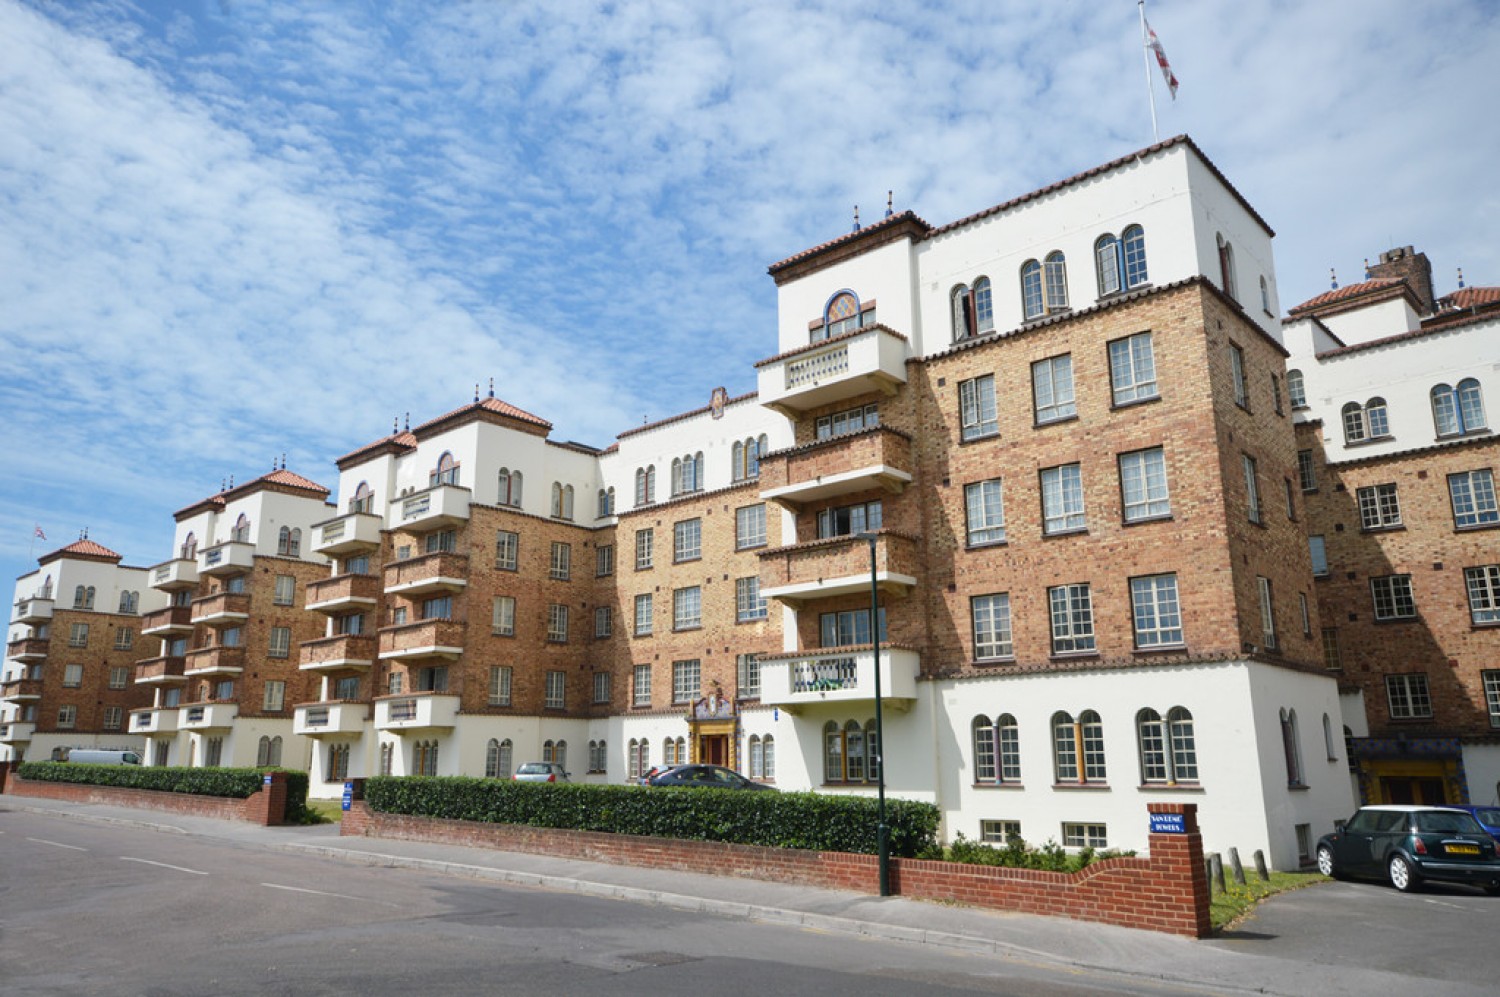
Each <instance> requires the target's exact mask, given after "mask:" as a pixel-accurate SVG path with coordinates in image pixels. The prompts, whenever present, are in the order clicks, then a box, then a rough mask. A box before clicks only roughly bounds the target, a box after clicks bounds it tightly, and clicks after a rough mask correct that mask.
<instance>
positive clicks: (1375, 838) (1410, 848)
mask: <svg viewBox="0 0 1500 997" xmlns="http://www.w3.org/2000/svg"><path fill="white" fill-rule="evenodd" d="M1317 856H1318V871H1319V872H1321V873H1322V874H1323V875H1325V876H1333V877H1335V878H1338V879H1342V878H1343V877H1345V876H1351V877H1361V878H1368V879H1388V880H1390V884H1391V885H1392V886H1394V887H1395V888H1396V889H1398V890H1401V891H1402V892H1403V893H1409V892H1411V891H1412V890H1416V889H1420V888H1421V886H1422V883H1423V881H1424V880H1433V881H1439V882H1448V883H1467V884H1469V885H1470V886H1482V887H1484V890H1485V892H1486V893H1489V894H1492V895H1500V857H1497V856H1496V854H1495V839H1493V838H1491V837H1490V836H1489V835H1488V834H1487V833H1485V830H1484V828H1482V827H1480V826H1479V822H1478V821H1477V820H1475V819H1474V815H1473V814H1470V813H1466V812H1464V811H1462V810H1457V809H1454V808H1452V807H1427V806H1407V805H1390V806H1372V807H1361V808H1360V809H1359V810H1358V811H1356V812H1355V814H1354V816H1353V817H1351V818H1349V821H1348V823H1346V824H1345V825H1344V827H1343V829H1342V830H1339V831H1335V832H1334V833H1332V834H1325V835H1323V837H1321V838H1319V839H1318V851H1317Z"/></svg>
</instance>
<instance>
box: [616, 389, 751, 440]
mask: <svg viewBox="0 0 1500 997" xmlns="http://www.w3.org/2000/svg"><path fill="white" fill-rule="evenodd" d="M758 397H760V392H759V391H747V392H745V393H744V394H743V395H735V396H734V397H733V398H731V399H729V400H728V401H726V402H725V403H724V407H725V408H728V407H729V406H731V405H738V404H739V403H741V402H745V401H749V400H750V399H752V398H758ZM712 409H713V405H712V404H709V405H704V406H701V407H699V408H695V409H691V410H689V411H687V412H679V413H678V414H676V415H669V416H667V417H666V418H664V419H657V420H656V421H655V422H648V423H646V424H645V425H644V426H635V427H633V428H631V429H627V430H625V431H624V432H623V433H616V434H615V439H616V440H623V439H624V438H625V437H627V436H637V435H639V434H641V433H647V432H650V431H651V430H653V429H660V428H661V427H662V426H667V425H670V424H672V423H674V422H682V421H683V420H685V419H691V418H693V417H694V416H698V415H702V414H703V413H704V412H708V411H711V410H712Z"/></svg>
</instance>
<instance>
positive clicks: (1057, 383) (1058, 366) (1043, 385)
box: [1031, 353, 1078, 426]
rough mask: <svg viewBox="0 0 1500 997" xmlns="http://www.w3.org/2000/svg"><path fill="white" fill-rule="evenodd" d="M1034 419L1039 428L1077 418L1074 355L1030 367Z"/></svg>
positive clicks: (1068, 354)
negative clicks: (1074, 388) (1074, 389)
mask: <svg viewBox="0 0 1500 997" xmlns="http://www.w3.org/2000/svg"><path fill="white" fill-rule="evenodd" d="M1031 399H1032V411H1033V418H1034V419H1035V421H1036V424H1037V425H1038V426H1044V425H1046V424H1047V423H1051V422H1061V421H1063V420H1064V419H1072V418H1075V417H1076V416H1077V415H1078V400H1077V397H1076V396H1075V394H1074V391H1073V354H1071V353H1064V354H1062V355H1061V356H1056V357H1048V358H1047V359H1045V360H1038V361H1036V362H1035V363H1033V364H1032V365H1031Z"/></svg>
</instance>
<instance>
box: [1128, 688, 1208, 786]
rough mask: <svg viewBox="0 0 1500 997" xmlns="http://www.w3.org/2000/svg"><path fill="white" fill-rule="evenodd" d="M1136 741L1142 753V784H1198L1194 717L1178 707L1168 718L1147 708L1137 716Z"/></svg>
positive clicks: (1170, 712) (1171, 711) (1169, 712)
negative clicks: (1163, 717) (1163, 718)
mask: <svg viewBox="0 0 1500 997" xmlns="http://www.w3.org/2000/svg"><path fill="white" fill-rule="evenodd" d="M1135 723H1136V738H1137V741H1138V743H1139V745H1140V753H1141V782H1142V783H1147V784H1150V783H1165V784H1167V785H1175V784H1177V783H1179V782H1197V781H1198V749H1197V745H1196V743H1195V741H1194V737H1193V715H1192V714H1191V713H1189V712H1188V711H1187V710H1185V709H1183V708H1182V707H1180V706H1178V707H1175V708H1173V709H1172V710H1170V711H1168V713H1167V719H1166V720H1165V721H1163V720H1162V718H1161V714H1159V713H1157V712H1156V711H1155V710H1151V709H1146V710H1142V711H1141V712H1140V713H1138V714H1136V719H1135Z"/></svg>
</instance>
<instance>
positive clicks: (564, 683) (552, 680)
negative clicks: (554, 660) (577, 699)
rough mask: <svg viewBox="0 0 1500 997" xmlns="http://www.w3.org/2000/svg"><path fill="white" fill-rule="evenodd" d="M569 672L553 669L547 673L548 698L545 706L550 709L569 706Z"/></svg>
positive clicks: (544, 703)
mask: <svg viewBox="0 0 1500 997" xmlns="http://www.w3.org/2000/svg"><path fill="white" fill-rule="evenodd" d="M567 689H568V673H567V672H559V671H552V672H548V673H547V698H546V700H545V701H544V702H543V704H542V705H543V706H545V707H547V709H549V710H561V709H563V708H564V707H566V706H567V702H568V700H567Z"/></svg>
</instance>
